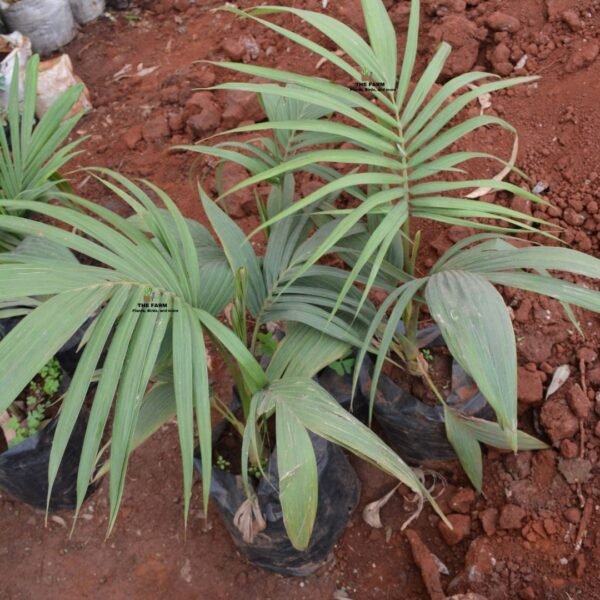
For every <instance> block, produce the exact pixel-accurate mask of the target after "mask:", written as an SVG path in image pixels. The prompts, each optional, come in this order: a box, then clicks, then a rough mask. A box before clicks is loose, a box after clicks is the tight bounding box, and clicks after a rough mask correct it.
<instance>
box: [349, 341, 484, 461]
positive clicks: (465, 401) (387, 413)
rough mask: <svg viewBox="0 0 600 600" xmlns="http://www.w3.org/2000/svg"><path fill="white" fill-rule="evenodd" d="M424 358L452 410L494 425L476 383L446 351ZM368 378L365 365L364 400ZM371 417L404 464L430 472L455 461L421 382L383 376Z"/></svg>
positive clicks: (438, 411)
mask: <svg viewBox="0 0 600 600" xmlns="http://www.w3.org/2000/svg"><path fill="white" fill-rule="evenodd" d="M428 356H429V358H430V363H429V366H430V375H431V376H432V379H433V380H434V382H435V383H436V386H437V387H438V389H439V390H440V391H441V392H442V393H443V394H444V396H445V397H446V402H447V403H448V404H449V405H450V406H451V407H453V408H455V409H457V410H459V411H460V412H461V413H463V414H465V415H468V416H474V417H479V418H482V419H493V416H494V413H493V411H492V409H491V407H490V406H489V404H488V403H487V401H486V399H485V398H484V397H483V395H482V394H481V393H480V392H479V390H478V389H477V386H476V385H475V383H474V381H473V380H472V379H471V377H470V376H469V375H468V374H467V373H466V372H465V371H464V369H463V368H462V367H461V366H460V365H459V364H458V363H456V362H455V361H453V360H452V358H451V357H450V356H449V355H448V354H447V351H446V350H445V348H437V349H432V350H430V353H429V354H428ZM371 373H372V365H369V363H368V362H367V361H365V365H364V366H363V369H362V370H361V373H360V387H361V390H362V393H363V395H364V396H365V397H366V398H367V399H368V398H369V395H370V392H371V385H372V380H371ZM373 415H374V419H375V421H376V423H377V424H378V425H379V426H380V427H381V429H382V430H383V433H384V438H385V439H386V441H387V442H388V443H389V444H390V446H391V447H392V448H393V449H394V450H395V451H396V452H397V453H398V454H399V455H400V456H401V457H402V458H403V459H404V460H405V461H406V462H407V463H409V464H412V465H429V466H434V464H435V463H438V462H440V461H446V460H453V459H455V458H456V454H455V452H454V449H453V448H452V446H451V445H450V442H448V438H447V436H446V429H445V426H444V411H443V408H442V406H441V405H440V404H439V402H437V400H436V399H435V397H434V396H433V394H432V393H431V391H430V390H429V388H428V387H427V385H426V384H425V383H424V382H423V381H422V380H421V379H419V378H416V377H410V376H409V375H407V373H406V372H404V371H401V370H400V369H397V368H394V369H392V370H390V371H388V373H387V374H386V373H381V376H380V378H379V383H378V386H377V392H376V394H375V403H374V407H373Z"/></svg>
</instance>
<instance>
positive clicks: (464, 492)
mask: <svg viewBox="0 0 600 600" xmlns="http://www.w3.org/2000/svg"><path fill="white" fill-rule="evenodd" d="M473 502H475V492H474V491H473V490H472V489H471V488H461V489H460V490H458V492H456V494H454V495H453V496H452V498H450V500H449V502H448V506H449V507H450V508H451V509H452V510H453V511H455V512H457V513H461V514H463V515H466V514H468V513H469V512H470V511H471V506H473Z"/></svg>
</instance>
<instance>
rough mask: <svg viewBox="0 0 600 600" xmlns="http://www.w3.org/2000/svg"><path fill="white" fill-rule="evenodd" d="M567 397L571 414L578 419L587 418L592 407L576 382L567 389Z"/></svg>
mask: <svg viewBox="0 0 600 600" xmlns="http://www.w3.org/2000/svg"><path fill="white" fill-rule="evenodd" d="M567 399H568V402H569V408H570V409H571V410H572V411H573V414H574V415H575V416H576V417H579V418H580V419H587V417H588V415H589V414H590V410H591V408H592V403H591V402H590V400H589V399H588V397H587V395H586V393H585V392H584V391H583V390H582V389H581V386H580V385H579V384H578V383H576V384H575V385H574V386H573V387H572V388H571V389H570V390H569V393H568V395H567Z"/></svg>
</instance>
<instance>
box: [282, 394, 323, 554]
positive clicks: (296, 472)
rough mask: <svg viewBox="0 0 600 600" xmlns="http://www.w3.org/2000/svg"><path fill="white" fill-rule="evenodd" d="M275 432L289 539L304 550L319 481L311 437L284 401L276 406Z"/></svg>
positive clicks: (306, 545) (309, 534) (317, 496)
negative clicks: (277, 441)
mask: <svg viewBox="0 0 600 600" xmlns="http://www.w3.org/2000/svg"><path fill="white" fill-rule="evenodd" d="M276 414H277V416H276V419H275V422H276V435H277V439H278V440H279V441H280V443H278V444H277V468H278V475H279V500H280V502H281V508H282V511H283V522H284V524H285V529H286V531H287V534H288V536H289V538H290V542H291V543H292V545H293V546H294V548H297V549H298V550H305V549H306V548H307V547H308V544H309V542H310V537H311V534H312V530H313V526H314V522H315V517H316V515H317V504H318V500H319V487H318V486H319V483H318V479H317V461H316V458H315V452H314V449H313V445H312V442H311V441H310V437H309V435H308V433H307V432H306V429H305V428H304V426H303V425H302V423H301V422H300V421H299V419H298V417H297V416H296V415H295V414H294V412H293V410H290V408H289V407H288V405H287V404H286V403H285V402H282V403H278V405H277V412H276Z"/></svg>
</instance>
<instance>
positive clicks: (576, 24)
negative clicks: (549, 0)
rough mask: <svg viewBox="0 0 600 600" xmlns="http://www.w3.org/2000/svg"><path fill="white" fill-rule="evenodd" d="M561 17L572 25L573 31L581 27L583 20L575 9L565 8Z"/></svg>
mask: <svg viewBox="0 0 600 600" xmlns="http://www.w3.org/2000/svg"><path fill="white" fill-rule="evenodd" d="M561 19H562V20H563V22H564V23H566V24H567V25H568V26H569V27H570V29H571V31H578V30H579V29H581V20H580V18H579V15H578V14H577V13H576V12H575V11H574V10H565V12H564V13H563V14H562V15H561Z"/></svg>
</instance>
